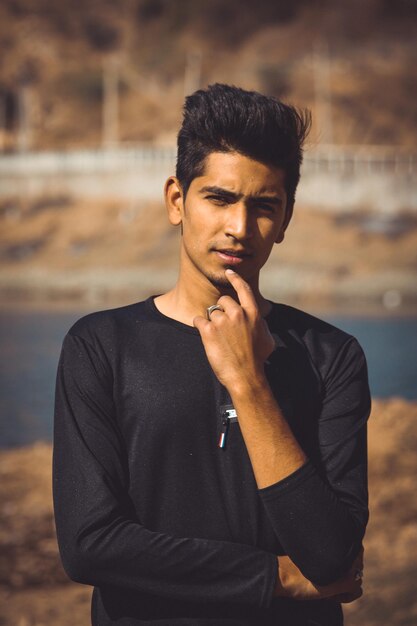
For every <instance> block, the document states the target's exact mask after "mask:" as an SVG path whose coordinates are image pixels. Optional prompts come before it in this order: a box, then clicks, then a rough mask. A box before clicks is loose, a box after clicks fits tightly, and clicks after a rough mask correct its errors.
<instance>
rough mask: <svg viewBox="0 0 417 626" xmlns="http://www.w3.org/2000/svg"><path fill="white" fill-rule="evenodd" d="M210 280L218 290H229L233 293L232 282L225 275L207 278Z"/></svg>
mask: <svg viewBox="0 0 417 626" xmlns="http://www.w3.org/2000/svg"><path fill="white" fill-rule="evenodd" d="M207 278H208V280H209V281H210V282H211V284H212V285H213V286H214V287H216V289H221V290H225V289H226V290H228V291H232V290H233V287H232V285H231V284H230V282H229V281H228V280H227V278H226V276H224V274H223V275H222V274H220V275H219V276H207Z"/></svg>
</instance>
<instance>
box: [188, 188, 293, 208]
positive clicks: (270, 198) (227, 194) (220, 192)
mask: <svg viewBox="0 0 417 626" xmlns="http://www.w3.org/2000/svg"><path fill="white" fill-rule="evenodd" d="M203 193H213V194H215V195H216V196H222V197H224V198H229V199H230V200H234V202H236V201H237V200H241V199H242V198H243V197H244V194H243V193H235V192H234V191H229V190H228V189H223V187H217V186H216V185H206V186H205V187H202V188H201V189H200V194H203ZM247 199H248V200H249V202H253V201H256V202H269V203H275V204H282V198H280V196H275V195H267V196H266V195H264V196H257V195H256V196H248V198H247Z"/></svg>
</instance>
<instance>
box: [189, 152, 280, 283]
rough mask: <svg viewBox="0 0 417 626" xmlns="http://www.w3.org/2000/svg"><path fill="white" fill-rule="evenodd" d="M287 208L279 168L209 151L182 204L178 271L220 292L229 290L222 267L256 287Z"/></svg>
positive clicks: (238, 155)
mask: <svg viewBox="0 0 417 626" xmlns="http://www.w3.org/2000/svg"><path fill="white" fill-rule="evenodd" d="M286 204H287V195H286V192H285V186H284V172H283V170H281V169H279V168H275V167H270V166H267V165H264V164H263V163H260V162H259V161H254V160H252V159H250V158H248V157H246V156H243V155H241V154H239V153H236V152H230V153H221V152H214V153H211V154H210V155H209V156H208V157H207V159H206V162H205V167H204V172H203V175H202V176H199V177H197V178H194V179H193V181H192V183H191V185H190V187H189V190H188V193H187V196H186V200H185V204H182V203H181V208H180V212H181V219H180V221H181V224H182V234H183V236H182V244H181V245H182V251H181V252H182V254H181V263H182V269H183V270H184V269H188V270H191V271H192V272H195V271H197V272H199V273H200V274H202V275H203V276H205V277H206V278H207V279H208V280H209V281H210V282H211V283H212V284H213V285H215V286H216V287H219V288H224V287H230V283H229V281H228V280H227V278H226V277H225V270H226V269H227V268H232V269H234V270H235V271H237V272H238V273H239V274H240V275H241V276H242V277H243V278H244V279H245V280H247V281H248V282H249V284H252V285H254V284H257V281H258V277H259V271H260V269H261V267H262V266H263V265H264V263H265V262H266V260H267V259H268V257H269V254H270V252H271V249H272V246H273V245H274V243H276V242H277V243H279V242H281V241H282V239H283V237H284V231H285V228H286V226H287V223H288V220H287V219H286Z"/></svg>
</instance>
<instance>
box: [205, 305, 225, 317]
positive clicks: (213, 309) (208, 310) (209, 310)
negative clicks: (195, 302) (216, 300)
mask: <svg viewBox="0 0 417 626" xmlns="http://www.w3.org/2000/svg"><path fill="white" fill-rule="evenodd" d="M213 311H222V312H223V313H224V309H223V307H221V306H220V304H212V305H211V306H209V308H208V309H207V319H208V320H209V321H211V317H210V315H211V314H212V313H213Z"/></svg>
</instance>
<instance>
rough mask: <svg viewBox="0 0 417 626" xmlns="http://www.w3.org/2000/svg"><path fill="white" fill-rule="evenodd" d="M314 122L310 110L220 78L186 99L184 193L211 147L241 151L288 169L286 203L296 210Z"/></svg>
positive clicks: (180, 170)
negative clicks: (302, 168) (225, 82)
mask: <svg viewBox="0 0 417 626" xmlns="http://www.w3.org/2000/svg"><path fill="white" fill-rule="evenodd" d="M310 127H311V115H310V113H309V112H308V111H307V110H301V109H296V108H295V107H293V106H291V105H288V104H284V103H282V102H280V101H279V100H277V99H276V98H273V97H270V96H265V95H262V94H260V93H258V92H256V91H245V90H244V89H241V88H239V87H234V86H231V85H223V84H220V83H216V84H214V85H210V86H209V87H208V88H207V89H200V90H198V91H196V92H194V93H193V94H191V95H190V96H188V97H187V98H186V99H185V105H184V118H183V123H182V126H181V129H180V131H179V133H178V144H177V145H178V153H177V167H176V176H177V178H178V180H179V182H180V184H181V187H182V190H183V193H184V196H185V195H186V194H187V191H188V188H189V186H190V184H191V182H192V180H193V179H194V178H196V177H197V176H202V175H203V172H204V164H205V159H206V157H207V156H208V155H209V154H211V153H212V152H239V153H240V154H242V155H244V156H247V157H250V158H252V159H254V160H256V161H260V162H261V163H265V164H266V165H269V166H274V167H279V168H282V169H283V170H284V171H285V187H286V192H287V198H288V201H287V207H288V208H289V210H292V207H293V205H294V200H295V191H296V188H297V184H298V181H299V179H300V166H301V162H302V158H303V142H304V140H305V138H306V137H307V134H308V132H309V130H310Z"/></svg>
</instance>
